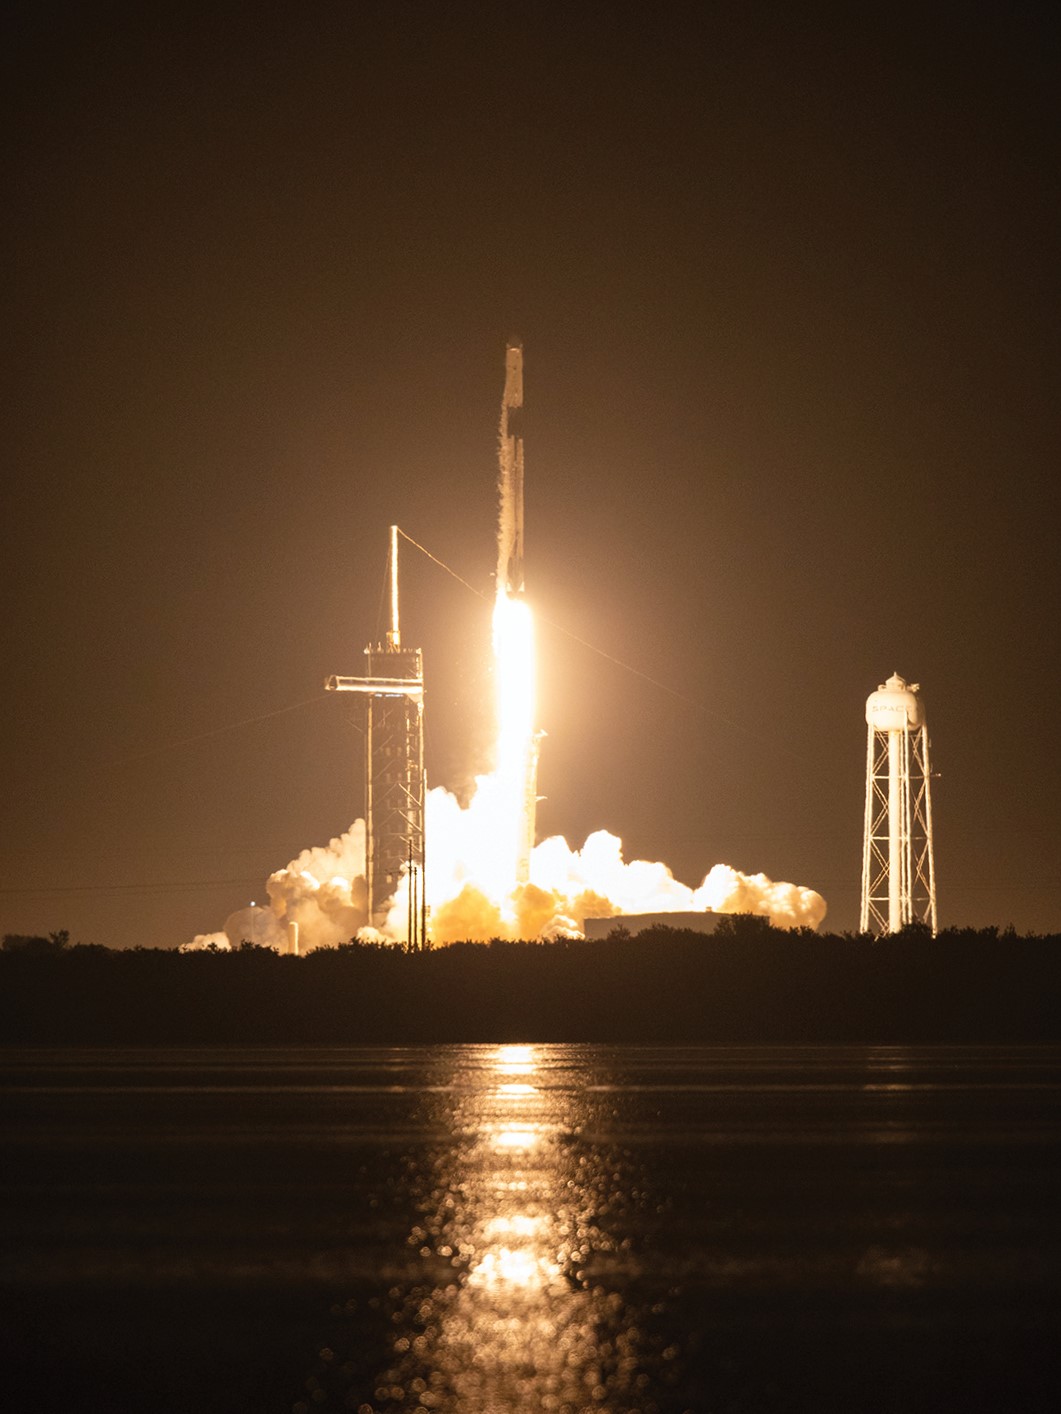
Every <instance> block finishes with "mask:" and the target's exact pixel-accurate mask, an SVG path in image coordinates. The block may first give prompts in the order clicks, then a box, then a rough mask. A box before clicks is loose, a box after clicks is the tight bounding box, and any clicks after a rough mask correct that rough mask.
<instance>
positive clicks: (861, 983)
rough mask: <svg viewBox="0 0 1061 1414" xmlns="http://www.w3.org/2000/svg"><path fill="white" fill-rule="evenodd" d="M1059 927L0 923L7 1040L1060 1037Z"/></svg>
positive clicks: (1, 1031)
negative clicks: (452, 933)
mask: <svg viewBox="0 0 1061 1414" xmlns="http://www.w3.org/2000/svg"><path fill="white" fill-rule="evenodd" d="M1059 984H1061V937H1058V936H1048V937H1035V936H1033V937H1020V936H1018V935H1017V934H1015V933H1014V932H1012V931H1006V932H999V930H998V929H996V928H988V929H982V930H974V929H955V930H949V931H946V932H942V933H940V934H939V935H938V937H936V938H933V937H932V936H931V934H930V933H929V932H928V930H927V929H924V928H917V927H915V928H908V929H907V930H905V931H904V932H902V933H899V934H896V935H894V936H892V937H887V938H883V939H879V940H876V939H873V938H870V937H862V936H853V935H850V934H844V935H840V936H838V935H836V934H818V933H813V932H810V931H801V932H780V931H777V930H775V929H773V928H770V927H769V926H768V925H767V924H766V923H765V922H764V921H763V920H762V919H757V918H749V917H734V918H732V919H727V920H725V921H724V922H723V924H722V925H721V926H720V927H719V929H718V930H717V932H716V933H714V934H713V935H709V936H705V935H703V934H699V933H691V932H685V931H677V930H673V929H668V928H656V929H653V930H651V931H649V932H645V933H641V934H640V935H639V936H637V937H631V936H629V935H628V934H625V933H624V932H623V931H622V930H617V931H616V932H615V933H613V934H612V935H611V936H610V937H608V938H605V939H602V940H598V941H593V942H557V943H508V942H499V941H495V942H492V943H458V944H456V945H455V946H452V947H448V948H440V949H436V950H434V951H431V952H426V953H413V954H409V953H406V952H404V951H403V950H402V949H400V948H391V947H383V946H380V945H378V944H360V943H350V944H348V945H346V946H343V947H340V948H337V949H329V950H321V951H317V952H313V953H310V954H309V955H308V956H306V957H288V956H280V955H278V954H277V953H275V952H273V951H272V950H271V949H269V948H264V947H259V946H255V945H254V944H249V943H248V944H244V945H243V946H242V947H240V948H238V949H236V950H235V951H233V952H213V953H211V952H198V953H186V954H180V953H178V952H176V951H165V950H160V949H149V948H136V949H133V950H131V951H115V950H112V949H108V948H105V947H99V946H84V945H80V944H76V945H71V944H70V942H69V938H68V936H67V935H66V934H65V933H53V934H51V935H50V937H48V938H22V937H16V936H9V937H8V938H6V939H5V940H4V945H3V949H2V951H0V1041H5V1042H9V1043H10V1042H19V1043H31V1044H64V1043H81V1044H97V1043H100V1044H104V1043H105V1044H150V1043H153V1042H160V1043H161V1042H181V1043H194V1042H211V1043H228V1042H232V1043H246V1042H260V1043H264V1044H274V1043H275V1044H283V1043H287V1042H302V1043H307V1042H309V1043H311V1042H322V1043H323V1042H327V1043H351V1044H352V1043H357V1042H442V1041H482V1042H489V1041H518V1040H529V1041H614V1042H646V1043H657V1044H665V1043H668V1042H737V1043H739V1042H748V1043H755V1042H775V1043H784V1042H788V1043H807V1044H811V1043H816V1042H851V1043H861V1042H866V1043H874V1044H876V1043H886V1042H887V1043H898V1042H933V1041H939V1042H964V1043H972V1042H998V1043H1002V1042H1009V1043H1012V1042H1022V1041H1028V1042H1031V1041H1057V1040H1061V1009H1059V1008H1058V1007H1057V1005H1056V1000H1055V999H1056V997H1057V996H1058V993H1059V990H1061V986H1059Z"/></svg>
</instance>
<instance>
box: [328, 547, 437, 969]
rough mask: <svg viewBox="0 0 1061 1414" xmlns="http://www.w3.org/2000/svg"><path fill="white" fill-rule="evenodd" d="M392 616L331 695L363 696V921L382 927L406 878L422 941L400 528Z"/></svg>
mask: <svg viewBox="0 0 1061 1414" xmlns="http://www.w3.org/2000/svg"><path fill="white" fill-rule="evenodd" d="M388 575H389V583H390V615H389V627H388V629H387V637H386V642H384V643H377V644H375V645H373V644H369V645H368V646H367V647H366V648H365V675H364V676H363V677H330V678H328V679H327V680H326V682H325V684H324V685H325V687H326V688H327V689H328V691H330V692H356V693H359V694H360V695H361V696H363V697H364V698H365V705H366V710H365V874H366V882H367V885H368V920H369V923H370V924H371V926H372V927H373V928H379V929H382V927H383V925H384V923H385V922H386V920H387V912H388V905H389V903H390V902H391V900H392V899H393V898H394V896H395V894H396V893H397V892H398V888H399V885H400V883H401V880H402V876H403V875H404V876H405V877H406V879H407V883H408V912H407V925H406V945H407V946H408V947H409V948H410V949H411V950H413V951H420V950H422V949H424V948H426V947H427V946H428V939H427V898H426V895H425V892H424V860H425V848H424V845H425V830H424V805H425V801H426V798H427V779H426V775H425V771H424V665H423V654H422V653H421V650H420V649H419V648H403V647H402V644H401V629H400V626H399V618H398V527H397V526H396V525H392V526H391V527H390V550H389V559H388Z"/></svg>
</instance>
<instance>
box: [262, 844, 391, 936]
mask: <svg viewBox="0 0 1061 1414" xmlns="http://www.w3.org/2000/svg"><path fill="white" fill-rule="evenodd" d="M266 890H267V891H268V894H269V903H270V906H271V909H272V912H273V915H274V916H275V918H276V921H277V928H278V930H279V935H280V936H282V937H283V938H284V940H285V943H286V927H285V925H286V924H287V923H297V924H298V933H299V940H300V947H301V950H302V951H307V950H308V949H310V948H328V947H337V946H338V944H339V943H345V942H349V940H350V939H351V938H353V937H355V936H356V935H357V933H358V931H359V930H360V929H362V928H364V927H365V926H366V924H367V923H368V894H367V889H366V884H365V822H364V820H355V821H354V823H353V824H352V825H351V826H350V828H349V830H347V831H346V833H345V834H343V835H339V836H338V837H337V838H336V839H333V840H331V841H330V842H329V843H328V844H327V845H323V846H316V847H314V848H311V849H304V850H303V851H302V853H301V854H300V855H299V856H298V858H297V859H293V860H292V861H291V863H290V864H288V865H287V866H286V868H284V869H278V870H276V872H275V873H273V874H270V876H269V880H268V882H267V884H266Z"/></svg>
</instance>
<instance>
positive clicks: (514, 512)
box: [497, 338, 523, 595]
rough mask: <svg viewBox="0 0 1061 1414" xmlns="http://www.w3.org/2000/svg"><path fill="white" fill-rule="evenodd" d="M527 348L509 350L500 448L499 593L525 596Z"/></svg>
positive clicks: (512, 345)
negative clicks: (524, 505) (524, 373)
mask: <svg viewBox="0 0 1061 1414" xmlns="http://www.w3.org/2000/svg"><path fill="white" fill-rule="evenodd" d="M522 414H523V345H522V343H521V342H520V340H519V339H515V338H513V339H509V341H508V345H507V347H506V349H505V391H504V394H503V396H502V398H501V429H500V438H499V445H498V452H499V462H500V465H499V469H498V482H497V485H498V492H499V496H500V508H499V514H498V527H497V592H498V593H499V594H501V593H506V594H509V595H516V594H522V593H523V434H522V431H521V428H520V423H521V420H522Z"/></svg>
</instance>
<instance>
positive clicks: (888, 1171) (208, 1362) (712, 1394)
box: [0, 1045, 1061, 1414]
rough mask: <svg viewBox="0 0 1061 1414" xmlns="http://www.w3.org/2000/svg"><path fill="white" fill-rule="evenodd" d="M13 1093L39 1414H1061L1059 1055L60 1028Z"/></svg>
mask: <svg viewBox="0 0 1061 1414" xmlns="http://www.w3.org/2000/svg"><path fill="white" fill-rule="evenodd" d="M3 1080H4V1084H3V1089H2V1091H0V1106H2V1114H0V1120H2V1123H0V1132H2V1134H3V1145H4V1151H5V1152H4V1164H3V1170H2V1174H0V1183H2V1189H3V1204H2V1209H0V1228H2V1237H3V1269H2V1285H3V1294H4V1306H5V1313H6V1319H5V1322H4V1337H3V1343H4V1350H3V1354H4V1357H5V1361H4V1369H5V1373H4V1375H3V1376H2V1377H0V1379H2V1380H3V1381H4V1382H5V1383H4V1384H0V1397H3V1400H4V1403H5V1404H6V1405H7V1407H10V1408H19V1409H21V1408H26V1409H33V1410H41V1411H43V1410H63V1411H66V1410H69V1411H70V1414H75V1411H76V1412H77V1414H89V1411H96V1410H100V1411H103V1410H106V1411H114V1412H115V1414H118V1411H125V1410H137V1411H140V1410H143V1411H160V1412H163V1411H174V1414H178V1411H179V1414H200V1411H201V1412H202V1414H212V1411H222V1410H227V1411H233V1412H234V1414H235V1411H244V1410H248V1411H262V1414H272V1412H273V1411H280V1412H281V1414H287V1411H292V1410H296V1411H298V1414H303V1411H312V1410H317V1409H321V1410H350V1409H352V1410H359V1411H361V1414H377V1411H378V1412H379V1414H384V1412H386V1414H431V1411H440V1414H487V1411H490V1414H493V1412H494V1411H497V1414H501V1411H517V1410H528V1411H535V1410H542V1411H556V1414H574V1412H575V1411H590V1410H592V1411H603V1414H620V1411H634V1410H636V1411H640V1414H653V1412H654V1414H672V1411H674V1412H675V1414H676V1412H677V1411H682V1410H691V1411H695V1414H701V1411H703V1414H709V1411H716V1410H718V1411H723V1410H734V1411H736V1410H742V1411H755V1410H787V1409H791V1410H811V1409H814V1410H819V1411H831V1410H838V1411H849V1410H851V1411H855V1410H866V1411H896V1414H899V1412H900V1411H903V1412H904V1414H905V1411H910V1410H925V1411H928V1410H932V1411H941V1410H952V1409H953V1410H958V1411H970V1410H992V1411H1002V1410H1033V1409H1043V1410H1047V1409H1049V1410H1051V1411H1053V1410H1056V1409H1057V1408H1059V1407H1061V1381H1059V1380H1058V1377H1057V1368H1056V1365H1055V1351H1056V1348H1057V1345H1058V1338H1059V1335H1061V1207H1059V1200H1058V1194H1059V1191H1061V1127H1059V1120H1061V1049H1059V1048H1027V1049H1013V1048H1010V1049H977V1048H963V1049H910V1048H895V1049H888V1048H876V1049H872V1048H823V1049H807V1048H800V1049H777V1048H746V1047H742V1048H710V1047H698V1048H673V1049H649V1048H635V1047H629V1048H625V1047H607V1046H567V1045H553V1046H496V1047H492V1046H446V1047H442V1048H437V1049H428V1048H420V1047H417V1048H396V1049H385V1048H380V1047H368V1048H326V1049H320V1050H305V1049H297V1050H296V1049H270V1050H249V1049H235V1050H207V1049H202V1048H196V1049H188V1050H180V1049H158V1050H116V1051H106V1050H91V1051H88V1050H85V1051H71V1050H58V1051H49V1050H36V1051H17V1052H12V1051H8V1052H6V1053H4V1054H3ZM5 1391H6V1393H5Z"/></svg>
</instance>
